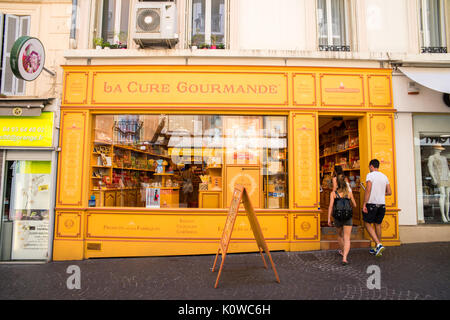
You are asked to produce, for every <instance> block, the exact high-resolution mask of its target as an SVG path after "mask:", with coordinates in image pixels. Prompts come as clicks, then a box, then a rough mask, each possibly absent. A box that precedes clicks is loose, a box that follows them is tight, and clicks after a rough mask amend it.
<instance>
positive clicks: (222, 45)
mask: <svg viewBox="0 0 450 320" xmlns="http://www.w3.org/2000/svg"><path fill="white" fill-rule="evenodd" d="M217 49H225V44H224V43H219V44H218V45H217Z"/></svg>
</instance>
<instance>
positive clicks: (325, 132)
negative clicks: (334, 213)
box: [319, 116, 367, 246]
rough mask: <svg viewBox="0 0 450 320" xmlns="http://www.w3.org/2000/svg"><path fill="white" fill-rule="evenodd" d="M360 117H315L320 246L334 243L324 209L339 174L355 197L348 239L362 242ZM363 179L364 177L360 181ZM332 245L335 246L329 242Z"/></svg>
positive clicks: (332, 230)
mask: <svg viewBox="0 0 450 320" xmlns="http://www.w3.org/2000/svg"><path fill="white" fill-rule="evenodd" d="M361 119H362V117H356V116H346V117H342V116H320V117H319V159H320V183H321V190H320V191H321V192H320V209H321V212H320V224H321V233H322V234H321V239H322V240H323V241H324V243H323V244H322V246H327V245H329V244H327V241H331V240H333V241H334V240H336V229H335V228H333V227H329V226H328V207H329V204H330V193H331V192H333V188H334V184H333V176H335V172H336V171H341V172H342V173H343V174H344V175H345V177H346V181H347V183H348V186H349V188H350V189H351V191H352V193H353V197H354V198H355V202H356V205H357V206H356V208H353V231H352V240H355V241H364V244H363V246H366V245H367V244H366V243H365V240H364V230H363V221H362V213H361V206H362V201H363V200H364V190H363V189H362V188H361V185H360V182H361V181H362V180H361V172H360V139H359V137H360V135H361V132H360V131H361V127H360V125H359V122H360V120H361ZM362 179H364V178H362ZM333 245H335V243H333Z"/></svg>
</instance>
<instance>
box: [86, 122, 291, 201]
mask: <svg viewBox="0 0 450 320" xmlns="http://www.w3.org/2000/svg"><path fill="white" fill-rule="evenodd" d="M286 124H287V117H285V116H239V115H229V116H228V115H227V116H221V115H165V114H160V115H96V116H94V120H93V136H92V144H91V148H92V154H91V163H90V164H91V165H90V167H91V177H90V194H89V206H93V207H110V206H112V207H146V208H225V207H228V202H229V201H228V200H230V199H231V198H230V197H231V192H232V190H233V186H234V185H235V184H242V185H244V186H245V187H246V188H247V190H248V192H249V195H250V198H251V201H252V205H253V206H254V207H255V208H271V209H278V208H287V206H288V199H287V194H288V190H287V159H288V155H287V125H286Z"/></svg>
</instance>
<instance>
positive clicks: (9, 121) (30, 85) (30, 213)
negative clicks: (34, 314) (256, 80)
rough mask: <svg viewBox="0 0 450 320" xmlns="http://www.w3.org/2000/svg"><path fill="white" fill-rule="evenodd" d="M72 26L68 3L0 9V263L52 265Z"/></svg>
mask: <svg viewBox="0 0 450 320" xmlns="http://www.w3.org/2000/svg"><path fill="white" fill-rule="evenodd" d="M70 20H71V2H70V1H1V2H0V47H1V88H0V90H1V92H0V93H1V97H0V206H1V209H0V210H1V211H0V212H1V221H0V261H22V260H43V261H49V260H51V259H52V250H53V249H52V247H53V226H54V213H55V211H54V208H55V196H56V175H57V163H58V154H57V153H58V151H57V149H58V145H59V122H60V113H59V105H60V102H61V99H60V97H61V93H62V76H63V72H62V68H61V67H60V66H61V65H62V64H63V63H64V57H63V51H64V50H66V49H68V48H69V34H70V32H69V31H70ZM43 21H45V23H43ZM36 39H38V40H36ZM40 44H42V46H41V45H40ZM17 48H20V50H18V49H17ZM11 61H16V64H14V62H13V63H11ZM43 67H45V69H46V71H43ZM18 70H19V74H17V71H18ZM40 71H42V72H41V73H40V74H39V73H38V72H40ZM37 75H38V77H37V78H36V80H34V81H29V80H31V78H33V77H36V76H37ZM25 79H26V80H25Z"/></svg>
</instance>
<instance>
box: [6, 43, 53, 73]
mask: <svg viewBox="0 0 450 320" xmlns="http://www.w3.org/2000/svg"><path fill="white" fill-rule="evenodd" d="M10 62H11V69H12V72H13V73H14V75H15V76H16V77H17V78H19V79H22V80H26V81H33V80H34V79H36V78H37V77H38V76H39V75H40V74H41V72H42V69H43V68H44V62H45V50H44V46H43V45H42V42H41V41H39V39H36V38H33V37H28V36H23V37H20V38H18V39H17V40H16V42H14V45H13V47H12V49H11V58H10Z"/></svg>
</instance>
